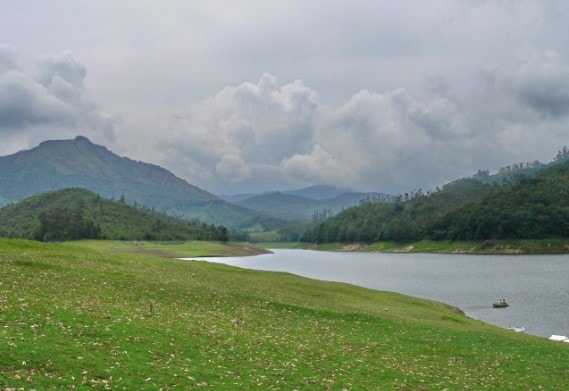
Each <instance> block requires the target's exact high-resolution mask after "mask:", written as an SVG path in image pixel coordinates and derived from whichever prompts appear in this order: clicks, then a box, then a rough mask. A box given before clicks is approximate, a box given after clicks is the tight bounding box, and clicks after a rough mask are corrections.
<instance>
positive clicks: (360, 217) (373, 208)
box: [302, 162, 569, 243]
mask: <svg viewBox="0 0 569 391" xmlns="http://www.w3.org/2000/svg"><path fill="white" fill-rule="evenodd" d="M568 195H569V162H564V163H557V164H554V165H550V166H548V167H546V168H543V169H540V170H539V171H536V172H535V173H534V174H532V175H529V176H525V175H518V176H515V177H512V178H511V179H510V180H509V181H508V180H506V181H504V182H503V183H502V184H501V185H498V184H497V183H496V182H492V183H491V184H490V183H483V182H482V181H480V180H478V179H475V178H467V179H460V180H457V181H454V182H452V183H449V184H448V185H446V186H444V187H443V188H442V189H437V190H436V191H434V192H428V193H426V194H423V193H422V192H417V193H414V194H411V195H405V196H403V197H399V199H398V200H396V202H392V203H385V202H379V203H378V202H363V203H361V204H360V205H359V206H356V207H354V208H349V209H347V210H345V211H344V212H342V213H340V214H339V215H337V216H335V217H333V218H330V219H328V220H327V221H325V222H323V223H321V224H319V225H318V226H316V227H315V228H313V229H311V230H308V231H307V232H306V233H305V235H304V236H303V239H302V240H303V241H307V242H320V243H322V242H374V241H389V240H392V241H417V240H423V239H434V240H490V239H539V238H549V237H551V238H555V237H557V238H566V237H569V223H568V222H569V197H568Z"/></svg>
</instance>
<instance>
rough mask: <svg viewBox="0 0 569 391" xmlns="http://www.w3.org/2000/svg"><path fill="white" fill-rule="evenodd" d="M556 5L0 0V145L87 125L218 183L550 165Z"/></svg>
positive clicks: (190, 176)
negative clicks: (523, 163) (521, 163)
mask: <svg viewBox="0 0 569 391" xmlns="http://www.w3.org/2000/svg"><path fill="white" fill-rule="evenodd" d="M6 3H8V4H6ZM567 20H569V2H566V1H563V0H559V1H553V0H551V1H546V0H543V1H538V0H527V1H524V0H518V1H507V0H503V1H498V0H496V1H490V0H488V1H472V0H470V1H469V0H463V1H461V0H432V1H423V0H407V1H406V0H403V1H397V2H393V1H377V0H373V1H365V0H362V1H329V0H326V1H325V0H321V1H318V0H315V1H300V0H298V1H294V0H288V1H242V2H233V1H211V0H208V1H205V0H204V1H192V2H188V1H182V0H179V1H175V0H173V1H168V2H154V1H134V0H133V1H120V2H115V1H104V0H100V1H77V2H75V1H73V2H55V4H48V3H47V2H42V1H31V0H21V1H18V2H5V3H2V4H0V40H1V41H0V137H1V140H2V142H1V143H0V155H6V154H10V153H15V152H17V151H18V150H20V149H23V148H31V147H34V146H35V145H37V144H38V143H39V142H41V141H43V140H46V139H63V138H73V137H75V136H77V135H84V136H86V137H89V138H90V139H91V140H92V141H93V142H96V143H99V144H103V145H105V146H107V147H108V148H109V149H110V150H112V151H114V152H116V153H119V154H121V155H125V156H128V157H131V158H133V159H137V160H142V161H146V162H150V163H154V164H159V165H162V166H163V167H165V168H167V169H169V170H171V171H173V172H174V173H175V174H177V175H178V176H180V177H182V178H184V179H186V180H187V181H189V182H190V183H192V184H195V185H197V186H200V187H202V188H204V189H205V190H208V191H211V192H215V193H226V194H230V193H239V192H257V191H263V190H273V189H283V190H284V189H291V188H298V187H303V186H306V185H311V184H317V183H324V184H331V185H338V186H342V187H351V188H354V189H356V190H369V191H372V190H373V191H382V192H390V193H398V192H405V191H409V190H413V189H418V188H422V189H431V188H434V187H435V186H440V185H442V184H444V183H446V182H448V181H450V180H453V179H456V178H459V177H463V176H469V175H472V174H473V173H474V172H476V170H477V169H489V170H490V171H496V170H497V169H498V168H499V167H501V166H505V165H508V164H510V163H515V162H519V161H533V160H540V161H543V162H548V161H550V160H551V159H552V157H553V156H554V155H555V154H556V152H557V151H558V150H559V149H561V147H563V146H564V145H568V144H569V137H568V136H569V46H568V45H567V42H569V29H567V27H566V23H567Z"/></svg>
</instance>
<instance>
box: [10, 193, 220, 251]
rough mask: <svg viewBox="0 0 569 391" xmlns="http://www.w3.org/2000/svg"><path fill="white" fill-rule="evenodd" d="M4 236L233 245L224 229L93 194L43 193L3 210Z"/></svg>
mask: <svg viewBox="0 0 569 391" xmlns="http://www.w3.org/2000/svg"><path fill="white" fill-rule="evenodd" d="M0 236H2V237H12V238H13V237H19V238H27V239H36V240H41V241H63V240H76V239H113V240H219V241H227V240H228V231H227V229H226V228H225V226H223V225H220V226H215V225H209V224H205V223H201V222H198V221H195V220H194V221H188V220H185V219H181V218H174V217H171V216H168V215H166V214H164V213H158V212H155V211H153V210H151V209H148V208H145V207H142V206H139V205H137V204H134V205H127V204H126V203H125V200H124V198H122V197H121V198H120V199H119V200H116V201H115V200H109V199H106V198H103V197H101V196H100V195H98V194H95V193H93V192H91V191H89V190H85V189H80V188H71V189H63V190H58V191H51V192H45V193H41V194H38V195H35V196H32V197H29V198H27V199H25V200H23V201H20V202H17V203H14V204H10V205H7V206H5V207H4V208H1V209H0Z"/></svg>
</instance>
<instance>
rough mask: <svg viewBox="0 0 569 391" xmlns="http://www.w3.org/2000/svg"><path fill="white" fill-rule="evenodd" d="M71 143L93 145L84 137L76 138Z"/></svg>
mask: <svg viewBox="0 0 569 391" xmlns="http://www.w3.org/2000/svg"><path fill="white" fill-rule="evenodd" d="M73 141H75V142H76V143H87V144H93V143H92V142H91V140H89V139H88V138H87V137H85V136H77V137H75V139H74V140H73Z"/></svg>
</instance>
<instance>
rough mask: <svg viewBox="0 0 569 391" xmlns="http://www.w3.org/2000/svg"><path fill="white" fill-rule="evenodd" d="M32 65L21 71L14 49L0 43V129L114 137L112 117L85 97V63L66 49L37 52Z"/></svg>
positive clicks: (18, 132)
mask: <svg viewBox="0 0 569 391" xmlns="http://www.w3.org/2000/svg"><path fill="white" fill-rule="evenodd" d="M36 68H37V70H36V73H35V74H33V73H31V72H27V71H25V70H24V68H23V67H22V66H20V65H19V63H18V61H17V57H16V53H15V51H14V50H12V49H9V48H6V47H0V133H3V134H12V135H19V136H26V135H27V136H29V137H30V138H34V136H33V135H42V136H43V134H44V133H45V132H46V131H48V130H49V131H50V136H56V137H57V135H60V136H73V135H76V134H79V133H82V134H85V135H91V136H92V135H95V136H96V137H95V138H98V137H97V136H98V135H100V136H102V137H99V138H102V139H111V138H112V137H113V132H114V124H115V122H116V120H115V119H113V118H112V117H111V116H110V115H108V114H107V113H105V112H104V111H103V110H102V109H101V108H100V107H99V106H98V105H97V104H95V103H94V102H93V101H92V100H91V99H90V98H89V96H88V93H87V91H86V89H85V86H84V84H83V80H84V79H85V77H86V69H85V67H84V66H83V65H81V64H80V63H79V62H78V61H77V60H76V59H75V58H74V57H73V55H72V54H71V53H69V52H63V53H61V54H58V55H50V56H43V57H40V58H39V59H38V61H37V64H36ZM43 137H45V136H43ZM40 141H41V139H40Z"/></svg>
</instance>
